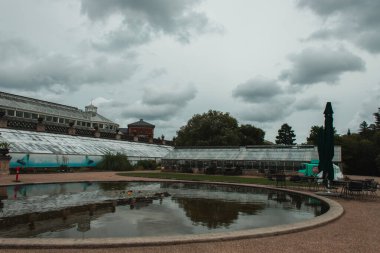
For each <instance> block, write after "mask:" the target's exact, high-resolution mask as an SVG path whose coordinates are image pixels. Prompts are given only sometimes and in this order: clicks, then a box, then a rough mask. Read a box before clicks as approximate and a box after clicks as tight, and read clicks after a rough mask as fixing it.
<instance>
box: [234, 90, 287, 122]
mask: <svg viewBox="0 0 380 253" xmlns="http://www.w3.org/2000/svg"><path fill="white" fill-rule="evenodd" d="M292 104H293V98H292V97H290V96H281V97H279V98H277V99H274V100H272V101H271V102H266V103H260V104H250V105H249V106H248V107H247V108H246V109H245V110H243V113H242V114H241V117H242V119H243V120H247V121H255V122H260V123H263V122H275V121H278V120H281V119H284V118H286V117H287V116H289V115H290V114H291V113H292Z"/></svg>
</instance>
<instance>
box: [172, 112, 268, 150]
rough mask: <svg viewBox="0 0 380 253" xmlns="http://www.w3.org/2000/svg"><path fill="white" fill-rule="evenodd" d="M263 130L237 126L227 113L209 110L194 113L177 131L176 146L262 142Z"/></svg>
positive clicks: (236, 144)
mask: <svg viewBox="0 0 380 253" xmlns="http://www.w3.org/2000/svg"><path fill="white" fill-rule="evenodd" d="M264 135H265V132H264V131H263V130H261V129H259V128H256V127H254V126H252V125H242V126H241V127H239V125H238V121H237V120H236V119H235V118H234V117H232V116H230V114H229V113H223V112H219V111H214V110H209V111H208V112H207V113H203V114H195V115H194V116H193V117H192V118H191V119H190V120H189V121H188V122H187V125H186V126H183V127H181V129H180V130H179V131H177V137H176V138H175V145H177V146H239V145H256V144H263V142H264Z"/></svg>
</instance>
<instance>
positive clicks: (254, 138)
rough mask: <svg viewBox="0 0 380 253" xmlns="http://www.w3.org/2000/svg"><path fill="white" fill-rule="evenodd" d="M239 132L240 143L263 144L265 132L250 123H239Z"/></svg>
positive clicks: (245, 144) (244, 144)
mask: <svg viewBox="0 0 380 253" xmlns="http://www.w3.org/2000/svg"><path fill="white" fill-rule="evenodd" d="M239 132H240V145H242V146H247V145H263V144H264V136H265V132H264V131H263V130H262V129H260V128H256V127H255V126H252V125H241V126H240V128H239Z"/></svg>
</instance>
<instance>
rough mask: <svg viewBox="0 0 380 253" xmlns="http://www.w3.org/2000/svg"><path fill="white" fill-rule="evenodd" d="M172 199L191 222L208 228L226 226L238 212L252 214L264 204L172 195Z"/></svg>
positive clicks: (262, 207) (236, 216)
mask: <svg viewBox="0 0 380 253" xmlns="http://www.w3.org/2000/svg"><path fill="white" fill-rule="evenodd" d="M173 200H174V201H175V202H176V203H178V204H179V207H180V208H183V209H184V211H185V213H186V216H187V217H189V218H190V219H191V221H192V222H194V223H196V224H197V225H199V224H201V225H203V226H207V228H210V229H211V228H218V227H228V226H229V225H231V224H232V223H233V222H234V221H235V220H236V219H237V218H238V216H239V213H244V214H249V215H254V214H256V213H257V211H258V210H262V209H264V208H265V205H264V204H255V203H253V204H251V203H231V202H225V201H222V200H217V199H203V198H183V197H180V198H176V197H173Z"/></svg>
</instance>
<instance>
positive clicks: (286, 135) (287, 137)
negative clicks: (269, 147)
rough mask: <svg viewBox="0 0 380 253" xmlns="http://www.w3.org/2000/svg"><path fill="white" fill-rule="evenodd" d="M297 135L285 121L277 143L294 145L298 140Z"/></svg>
mask: <svg viewBox="0 0 380 253" xmlns="http://www.w3.org/2000/svg"><path fill="white" fill-rule="evenodd" d="M295 137H296V135H295V134H294V131H293V130H292V127H291V126H289V125H288V124H287V123H285V124H283V125H282V126H281V128H280V129H279V130H278V135H277V136H276V143H277V144H284V145H294V144H295V143H294V141H295V140H296V138H295Z"/></svg>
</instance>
